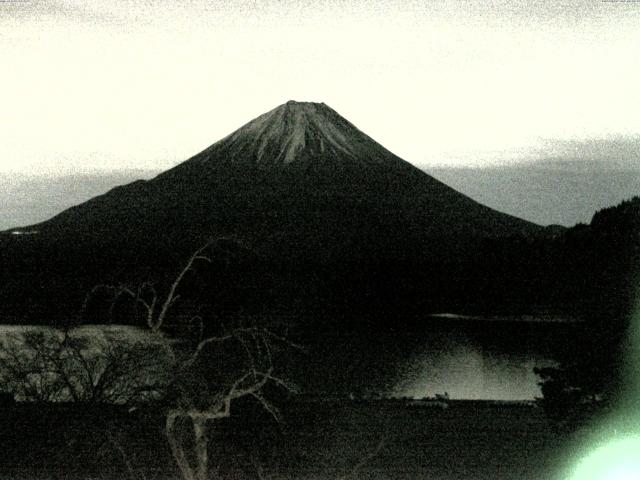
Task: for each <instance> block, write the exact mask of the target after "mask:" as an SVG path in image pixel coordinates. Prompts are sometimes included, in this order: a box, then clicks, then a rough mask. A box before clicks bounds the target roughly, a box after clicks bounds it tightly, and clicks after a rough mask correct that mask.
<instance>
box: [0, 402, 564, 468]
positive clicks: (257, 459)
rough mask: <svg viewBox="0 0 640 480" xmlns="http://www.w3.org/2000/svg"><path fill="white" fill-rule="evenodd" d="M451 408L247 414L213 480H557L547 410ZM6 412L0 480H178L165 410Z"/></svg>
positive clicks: (295, 405)
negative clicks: (276, 415)
mask: <svg viewBox="0 0 640 480" xmlns="http://www.w3.org/2000/svg"><path fill="white" fill-rule="evenodd" d="M441 406H442V405H440V406H439V405H438V404H435V405H431V406H428V405H424V404H422V405H421V404H416V403H413V404H411V403H408V402H402V401H400V400H397V401H383V400H378V401H368V402H359V401H349V400H336V401H328V400H325V401H318V400H300V399H298V400H295V401H292V402H288V403H287V404H286V405H283V409H282V413H283V420H282V422H281V423H280V424H276V423H275V422H274V421H273V420H272V419H269V418H267V417H265V416H264V415H263V414H259V413H257V412H254V414H255V415H256V416H257V418H259V421H258V422H257V426H256V421H255V419H254V420H253V421H252V422H246V421H241V420H240V419H239V417H237V418H236V420H231V421H228V422H226V423H224V424H219V425H218V426H217V428H214V430H213V431H212V435H211V436H212V438H211V444H210V453H211V457H212V463H213V464H214V466H215V470H214V471H212V474H211V478H212V479H213V478H224V479H234V480H236V479H252V478H253V479H260V478H262V479H267V478H268V479H272V480H275V479H309V480H310V479H318V480H324V479H338V478H356V479H407V480H408V479H443V480H453V479H474V480H479V479H519V480H522V479H550V478H554V476H555V472H557V470H558V466H559V463H558V462H560V461H561V460H562V452H563V450H564V443H565V442H566V440H567V436H566V435H565V434H559V433H557V431H555V429H553V428H551V426H550V424H549V423H548V422H547V420H546V419H545V417H544V413H543V411H542V409H540V408H535V407H533V406H524V405H520V406H517V405H495V404H489V403H480V402H476V403H471V402H449V405H448V408H441ZM246 409H247V411H248V412H249V415H251V413H250V412H251V410H252V408H251V406H249V405H248V406H246ZM3 410H4V411H3V421H2V423H3V425H2V433H1V435H2V440H1V443H2V444H1V445H0V449H1V451H2V452H3V454H2V456H1V457H0V478H3V479H4V478H6V479H9V478H10V479H31V480H33V479H48V478H51V479H54V478H55V479H59V478H65V479H67V478H83V479H85V478H96V479H99V478H105V479H111V478H117V479H119V480H120V479H128V478H139V479H144V478H146V479H151V478H154V479H155V478H167V479H169V478H178V474H177V471H176V469H175V467H174V466H173V462H172V460H171V458H170V455H169V452H168V448H167V446H166V440H165V437H164V436H163V434H162V421H161V417H160V416H159V415H156V414H155V413H150V412H147V413H145V412H140V411H139V412H134V413H130V412H126V411H117V410H113V409H109V408H101V409H97V410H96V409H95V406H94V407H93V408H91V407H89V406H86V407H78V406H75V407H74V406H72V405H67V406H52V405H49V406H44V405H30V406H25V405H22V406H20V405H13V406H9V407H6V408H4V409H3ZM245 418H246V416H245ZM216 474H218V475H219V477H216V476H215V475H216Z"/></svg>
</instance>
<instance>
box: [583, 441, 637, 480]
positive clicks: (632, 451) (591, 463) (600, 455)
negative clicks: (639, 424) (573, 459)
mask: <svg viewBox="0 0 640 480" xmlns="http://www.w3.org/2000/svg"><path fill="white" fill-rule="evenodd" d="M638 479H640V437H631V438H626V439H623V440H616V441H613V442H611V443H608V444H606V445H604V446H602V447H600V448H598V449H596V450H595V451H593V452H592V453H591V454H589V455H588V456H587V457H586V458H584V459H583V460H582V461H581V462H580V463H579V465H578V467H577V468H576V470H575V471H574V472H573V474H572V476H571V480H638Z"/></svg>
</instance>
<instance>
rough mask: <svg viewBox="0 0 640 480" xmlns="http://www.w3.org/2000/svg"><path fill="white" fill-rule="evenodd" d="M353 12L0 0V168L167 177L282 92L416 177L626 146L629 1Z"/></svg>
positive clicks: (449, 4)
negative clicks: (407, 165)
mask: <svg viewBox="0 0 640 480" xmlns="http://www.w3.org/2000/svg"><path fill="white" fill-rule="evenodd" d="M370 3H372V2H365V1H356V0H342V1H341V0H335V1H321V0H315V1H307V2H305V1H302V0H299V1H291V0H280V1H249V0H234V1H221V0H217V1H216V0H209V1H205V0H189V1H182V2H180V1H173V0H171V1H170V0H164V1H162V0H137V1H131V0H119V1H117V2H105V1H103V0H91V1H77V2H73V1H45V0H41V1H39V0H0V72H1V74H0V172H1V171H5V172H7V171H13V172H30V173H34V172H36V173H38V172H51V173H56V172H65V171H71V172H73V171H79V170H96V169H97V170H102V169H122V168H145V169H154V170H156V169H163V168H168V167H171V166H173V165H175V164H176V163H178V162H180V161H183V160H185V159H187V158H188V157H190V156H191V155H193V154H195V153H197V152H198V151H200V150H202V149H204V148H205V147H207V146H208V145H210V144H211V143H214V142H215V141H217V140H219V139H220V138H222V137H224V136H225V135H227V134H229V133H230V132H231V131H233V130H235V129H236V128H238V127H240V126H241V125H242V124H244V123H246V122H247V121H249V120H251V119H252V118H254V117H255V116H257V115H259V114H261V113H263V112H265V111H267V110H270V109H272V108H274V107H276V106H277V105H279V104H281V103H284V102H285V101H287V100H289V99H294V100H300V101H305V100H306V101H322V102H325V103H327V104H328V105H330V106H331V107H332V108H334V109H335V110H337V111H338V113H340V114H342V115H343V116H345V117H346V118H347V119H348V120H350V121H351V122H353V123H354V124H355V125H356V126H357V127H359V128H360V129H361V130H363V131H364V132H365V133H367V134H369V135H371V136H372V137H373V138H374V139H376V140H377V141H379V142H380V143H382V144H383V145H384V146H386V147H387V148H389V149H390V150H391V151H393V152H394V153H396V154H398V155H399V156H401V157H402V158H404V159H405V160H408V161H410V162H412V163H414V164H418V165H427V166H428V165H436V164H440V165H441V164H447V165H484V164H487V163H496V162H502V161H517V160H523V159H524V160H526V159H530V158H531V157H532V155H533V156H535V155H540V152H541V151H542V152H543V154H542V156H544V155H547V154H548V155H553V153H554V148H556V147H557V146H558V145H561V146H562V148H564V149H566V148H567V146H571V145H578V146H580V148H583V147H584V145H587V148H590V147H588V146H589V145H592V146H593V145H595V147H594V148H593V149H592V150H589V151H590V152H592V153H593V152H595V153H597V152H599V151H600V150H603V149H604V150H606V148H607V145H608V143H607V142H610V141H611V139H614V140H615V139H620V138H622V139H627V140H628V139H630V138H631V139H633V138H640V137H638V135H640V1H632V0H617V1H615V0H610V1H600V0H575V1H565V2H562V1H558V0H552V1H548V2H547V1H534V0H532V1H527V2H525V1H522V2H517V1H506V0H494V1H490V0H478V1H453V0H452V1H444V0H443V1H431V2H430V1H426V0H423V1H418V0H414V1H410V0H389V1H384V2H377V3H375V5H374V6H372V5H370ZM600 140H603V142H600ZM627 140H625V142H626V143H629V142H628V141H627ZM613 143H615V141H614V142H613ZM637 144H640V142H638V143H637ZM633 145H634V143H633V142H632V145H631V147H629V148H630V152H631V156H632V157H633V158H635V157H634V155H635V151H634V146H633ZM545 149H547V150H545ZM578 150H579V149H578ZM532 152H534V153H532ZM535 152H537V153H535ZM545 152H546V153H545ZM609 153H610V152H609ZM627 153H628V152H627ZM604 154H605V156H606V154H607V152H604ZM592 156H593V155H592Z"/></svg>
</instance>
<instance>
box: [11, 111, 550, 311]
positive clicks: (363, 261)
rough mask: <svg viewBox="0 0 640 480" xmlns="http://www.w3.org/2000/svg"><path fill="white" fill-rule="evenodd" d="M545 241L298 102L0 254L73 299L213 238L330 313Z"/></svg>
mask: <svg viewBox="0 0 640 480" xmlns="http://www.w3.org/2000/svg"><path fill="white" fill-rule="evenodd" d="M543 230H544V229H543V228H542V227H539V226H537V225H535V224H532V223H529V222H526V221H524V220H521V219H518V218H515V217H512V216H509V215H506V214H503V213H500V212H497V211H495V210H492V209H490V208H488V207H485V206H483V205H481V204H479V203H477V202H475V201H473V200H471V199H470V198H468V197H466V196H464V195H462V194H461V193H459V192H457V191H455V190H453V189H451V188H449V187H448V186H446V185H444V184H443V183H441V182H439V181H438V180H436V179H434V178H433V177H431V176H429V175H427V174H426V173H424V172H422V171H421V170H419V169H417V168H415V167H413V166H412V165H411V164H409V163H407V162H406V161H404V160H402V159H401V158H399V157H397V156H396V155H394V154H393V153H391V152H390V151H388V150H387V149H385V148H384V147H382V146H381V145H379V144H378V143H376V142H375V141H374V140H372V139H371V138H370V137H368V136H367V135H365V134H364V133H362V132H361V131H360V130H358V129H357V128H356V127H355V126H354V125H352V124H351V123H349V122H348V121H347V120H345V119H344V118H343V117H341V116H340V115H339V114H338V113H336V112H335V111H334V110H333V109H331V108H330V107H328V106H327V105H325V104H323V103H306V102H294V101H290V102H287V103H286V104H283V105H281V106H279V107H277V108H275V109H273V110H271V111H269V112H267V113H265V114H263V115H261V116H259V117H257V118H256V119H254V120H252V121H251V122H249V123H248V124H246V125H245V126H243V127H241V128H240V129H238V130H237V131H235V132H233V133H232V134H230V135H229V136H227V137H225V138H223V139H222V140H220V141H218V142H216V143H214V144H213V145H211V146H210V147H208V148H207V149H205V150H204V151H202V152H200V153H198V154H197V155H195V156H194V157H192V158H190V159H189V160H187V161H185V162H183V163H181V164H179V165H177V166H176V167H174V168H172V169H170V170H168V171H166V172H164V173H162V174H160V175H158V176H157V177H155V178H153V179H151V180H148V181H136V182H133V183H131V184H128V185H125V186H121V187H117V188H114V189H113V190H111V191H109V192H108V193H106V194H104V195H102V196H99V197H96V198H93V199H91V200H89V201H88V202H85V203H83V204H81V205H78V206H76V207H73V208H70V209H68V210H66V211H64V212H62V213H61V214H59V215H57V216H56V217H54V218H52V219H50V220H48V221H46V222H43V223H40V224H37V225H33V226H30V227H24V228H21V229H14V230H13V231H11V232H9V233H20V232H31V233H34V234H32V235H3V236H2V239H1V241H2V243H3V245H4V249H3V250H4V251H5V259H4V261H5V262H7V263H9V264H13V265H15V268H14V269H12V271H13V272H16V271H17V272H18V275H19V276H22V278H25V279H28V278H32V277H33V276H34V270H38V268H39V266H42V265H45V264H46V265H49V267H48V271H49V272H50V273H53V274H54V276H55V277H56V278H57V279H58V280H57V281H61V279H62V278H63V277H65V275H66V276H73V277H74V279H76V280H74V283H78V282H79V283H78V284H77V285H76V287H74V288H84V289H86V288H88V287H89V285H88V283H89V282H95V281H96V280H98V278H99V277H100V275H102V278H115V277H114V276H117V275H125V272H127V271H128V270H136V269H139V268H141V266H143V265H147V266H150V267H151V268H153V267H154V266H157V265H158V264H159V263H163V262H165V261H167V262H169V260H167V259H169V258H172V257H173V258H174V259H175V258H176V257H177V258H182V257H180V255H182V256H184V254H186V253H187V252H188V251H190V249H193V248H194V247H195V246H197V245H198V244H199V243H201V242H202V241H203V240H204V239H206V238H208V237H232V238H234V239H237V240H238V241H239V242H240V243H242V245H244V246H245V247H246V249H247V250H248V251H251V252H253V253H254V254H255V255H256V258H258V259H260V260H256V262H253V264H261V265H262V267H261V270H260V272H261V273H260V274H259V275H258V274H256V275H255V279H254V280H255V283H256V285H259V284H260V282H261V280H260V279H265V278H267V277H269V278H271V277H273V276H276V277H278V278H279V279H280V280H278V281H276V282H275V283H273V284H271V286H270V287H269V288H270V289H271V290H272V291H273V290H278V291H279V292H282V290H283V288H284V287H283V285H284V284H283V281H284V280H282V279H283V278H285V279H286V281H284V282H285V283H286V284H287V285H289V286H291V285H292V284H294V285H298V287H299V286H300V285H306V286H309V285H310V283H309V282H311V283H312V284H313V286H312V287H309V288H308V289H307V288H306V287H304V288H302V287H300V288H302V290H304V291H305V292H306V293H305V292H302V293H300V292H298V293H296V294H295V295H293V296H294V297H295V298H296V299H298V298H299V294H300V295H303V296H304V295H306V294H307V293H309V292H310V291H314V292H317V291H318V290H326V288H329V289H330V290H332V291H333V294H332V295H331V296H330V297H331V300H327V302H335V300H336V298H335V297H336V294H337V295H338V297H341V296H342V294H341V293H336V292H342V291H344V290H345V289H346V290H349V291H350V292H351V294H353V295H356V296H359V297H360V298H365V297H369V298H378V297H385V296H386V295H387V293H388V292H390V291H396V290H403V289H405V287H407V288H408V289H411V288H415V282H414V281H413V280H415V278H414V274H415V273H416V272H417V273H419V272H420V271H421V270H423V269H424V268H425V266H426V265H431V266H432V265H434V264H438V265H440V266H442V265H444V264H446V265H447V267H441V268H440V270H439V271H441V272H442V271H443V270H442V269H443V268H445V270H446V274H444V275H445V276H450V274H451V272H452V271H453V270H456V271H460V268H458V267H456V265H460V264H462V263H465V262H466V263H469V262H471V263H474V262H475V261H476V258H477V254H478V247H479V245H481V244H482V242H485V241H487V240H490V239H495V238H504V237H523V238H524V237H527V238H531V237H536V236H537V235H538V234H540V233H542V231H543ZM15 249H17V250H15ZM25 249H26V250H25ZM9 251H11V252H13V253H10V254H9V253H6V252H9ZM44 252H48V253H44ZM7 256H11V258H7ZM16 258H21V259H22V260H20V261H17V260H15V259H16ZM25 259H26V260H25ZM29 259H31V260H29ZM172 261H173V260H172ZM16 262H18V264H16ZM25 262H26V263H25ZM451 265H453V267H452V266H451ZM407 269H409V270H411V271H412V272H413V273H411V274H407ZM45 270H46V269H45ZM25 271H27V273H25ZM29 271H30V272H31V273H28V272H29ZM114 271H117V272H118V273H117V274H114V273H113V272H114ZM432 271H435V270H433V269H432ZM87 272H88V273H87ZM283 272H284V273H283ZM245 273H246V272H245ZM246 275H249V274H248V273H247V274H246ZM246 275H245V277H246ZM420 275H422V274H420ZM420 275H419V276H420ZM35 276H37V278H39V279H40V280H41V281H42V282H43V286H42V288H43V289H45V290H46V289H47V288H49V287H47V286H46V285H45V284H47V285H48V281H47V280H45V279H44V277H43V274H37V275H35ZM84 277H86V282H84V281H80V280H78V279H82V278H84ZM310 277H313V280H309V278H310ZM434 278H435V274H434ZM392 279H393V281H391V280H392ZM29 281H31V280H29ZM265 281H266V280H265ZM387 282H391V283H396V284H397V285H396V287H395V288H390V287H386V286H384V285H385V284H386V283H387ZM14 283H15V282H14ZM62 284H65V282H64V281H63V282H62ZM274 285H275V286H274ZM409 285H413V286H412V287H409ZM23 286H24V284H23ZM256 288H260V287H259V286H257V287H256ZM265 288H266V287H265ZM357 292H359V293H357ZM385 292H387V293H385ZM351 294H348V295H347V294H345V297H344V303H345V304H348V303H349V302H350V301H351V300H349V299H352V298H351V297H352V295H351ZM319 301H320V300H318V298H316V299H315V300H314V302H319ZM284 303H287V302H284Z"/></svg>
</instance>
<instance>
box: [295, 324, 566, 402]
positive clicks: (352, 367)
mask: <svg viewBox="0 0 640 480" xmlns="http://www.w3.org/2000/svg"><path fill="white" fill-rule="evenodd" d="M570 328H571V323H569V322H567V323H565V322H563V321H557V320H552V319H541V318H524V319H511V318H460V317H458V318H453V317H446V318H445V317H441V318H430V319H426V320H425V321H424V322H423V323H422V324H420V325H418V326H415V325H414V326H412V327H411V328H393V327H389V328H386V329H384V330H380V329H377V330H375V331H367V330H366V329H365V330H361V331H358V330H353V331H350V332H349V333H347V334H344V333H343V332H341V333H335V334H333V335H331V336H330V338H329V339H328V340H327V339H326V338H323V339H320V340H318V341H317V343H316V344H315V345H314V346H315V347H316V348H317V349H318V350H317V353H318V356H319V357H320V358H321V359H323V360H324V361H322V362H321V361H309V360H307V362H306V368H305V370H306V371H307V376H303V377H302V382H303V384H304V385H305V386H307V387H309V388H310V389H311V390H317V391H323V390H331V389H336V390H338V391H339V392H341V393H354V394H355V395H371V394H380V395H383V396H394V397H413V398H423V397H427V396H430V397H433V396H435V395H436V394H444V393H445V392H446V393H448V394H449V397H450V398H452V399H474V400H478V399H490V400H533V399H534V398H536V397H540V396H541V392H540V387H539V385H538V382H539V381H540V379H539V377H538V376H537V375H536V374H535V373H534V371H533V370H534V368H535V367H546V366H552V365H555V361H554V360H553V351H554V348H555V347H554V345H558V344H561V343H562V341H564V340H565V339H566V336H567V332H568V331H569V329H570ZM310 341H311V342H313V340H310ZM312 352H314V351H313V349H312ZM314 354H315V352H314ZM327 365H328V366H327ZM317 372H321V373H320V374H318V373H317ZM309 373H310V374H311V375H309ZM323 376H327V377H329V378H330V379H331V384H330V385H328V384H326V383H325V382H324V381H323V379H322V378H321V377H323Z"/></svg>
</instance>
